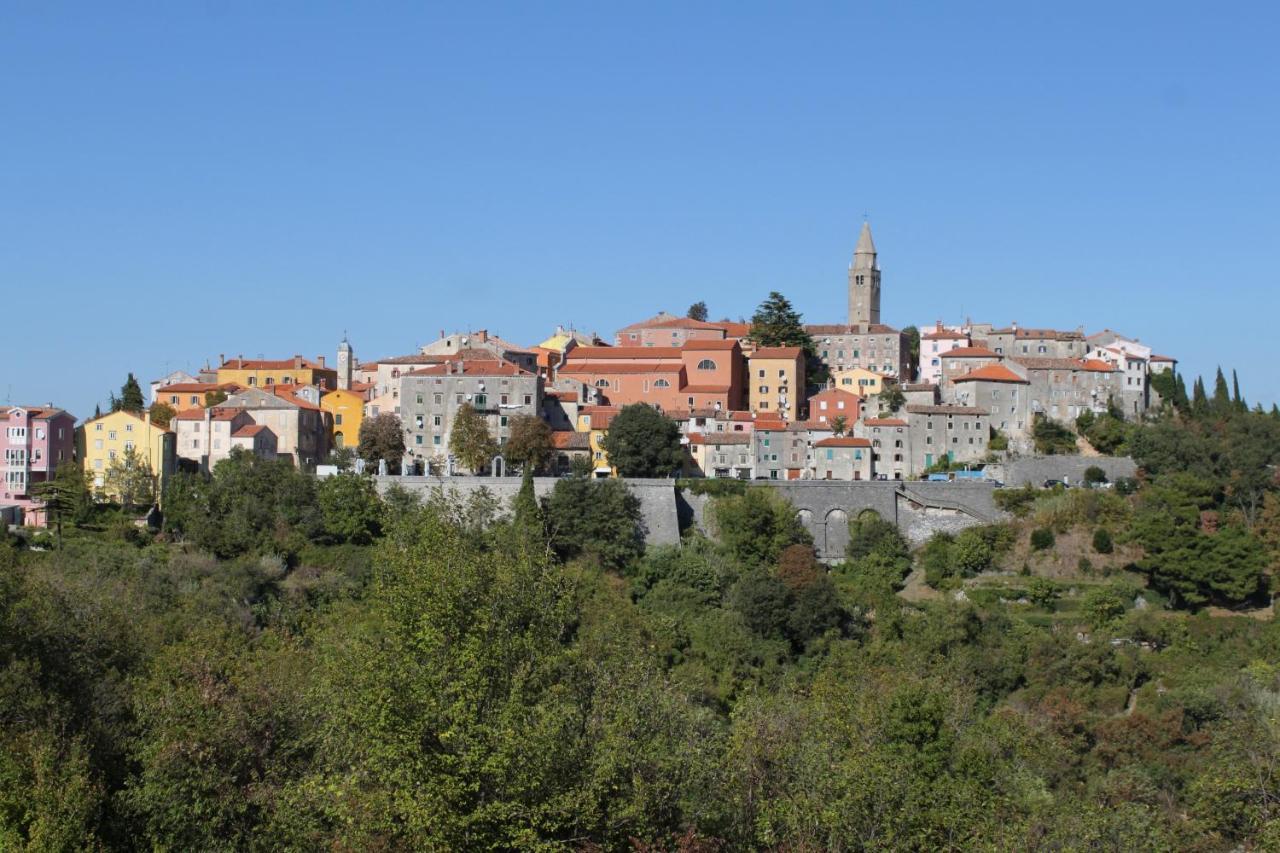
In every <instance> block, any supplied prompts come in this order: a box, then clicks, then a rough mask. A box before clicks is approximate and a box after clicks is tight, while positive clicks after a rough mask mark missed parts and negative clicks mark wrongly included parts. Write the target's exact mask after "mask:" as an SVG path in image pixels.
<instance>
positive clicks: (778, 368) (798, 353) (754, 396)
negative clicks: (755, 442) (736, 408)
mask: <svg viewBox="0 0 1280 853" xmlns="http://www.w3.org/2000/svg"><path fill="white" fill-rule="evenodd" d="M747 374H748V377H749V379H748V382H749V386H748V387H749V391H748V393H749V395H750V397H751V411H753V412H756V413H757V414H760V415H777V416H779V417H782V418H784V419H786V420H789V421H796V420H799V419H800V405H801V403H802V402H803V401H804V391H805V387H804V382H805V379H804V350H803V349H802V348H800V347H760V348H759V349H757V350H756V351H755V352H753V353H751V356H750V357H749V358H748V359H747Z"/></svg>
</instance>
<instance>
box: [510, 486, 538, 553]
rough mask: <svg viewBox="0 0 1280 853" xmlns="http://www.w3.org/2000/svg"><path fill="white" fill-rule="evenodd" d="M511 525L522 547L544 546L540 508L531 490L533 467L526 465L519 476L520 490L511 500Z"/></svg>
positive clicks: (517, 541)
mask: <svg viewBox="0 0 1280 853" xmlns="http://www.w3.org/2000/svg"><path fill="white" fill-rule="evenodd" d="M512 527H513V529H514V532H515V536H516V544H517V545H518V546H519V547H520V548H523V549H530V550H531V549H534V548H537V547H540V546H545V542H544V541H543V540H544V538H545V534H544V527H543V524H542V508H541V507H539V506H538V498H537V495H536V494H535V493H534V490H533V467H532V466H530V465H526V466H525V468H524V473H523V474H522V475H521V477H520V491H519V492H517V493H516V497H515V500H514V501H512Z"/></svg>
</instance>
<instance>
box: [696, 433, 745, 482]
mask: <svg viewBox="0 0 1280 853" xmlns="http://www.w3.org/2000/svg"><path fill="white" fill-rule="evenodd" d="M686 441H687V444H686V445H685V446H686V447H687V448H688V451H689V459H690V461H691V462H692V464H693V468H694V469H695V470H696V471H697V472H698V473H700V474H701V475H702V476H704V477H733V478H736V479H739V480H750V479H751V475H752V470H753V468H754V462H755V460H754V456H753V450H752V440H751V436H750V435H748V434H746V433H741V432H710V433H701V432H695V433H690V434H689V436H688V437H687V439H686Z"/></svg>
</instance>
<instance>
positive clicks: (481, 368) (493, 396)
mask: <svg viewBox="0 0 1280 853" xmlns="http://www.w3.org/2000/svg"><path fill="white" fill-rule="evenodd" d="M542 389H543V383H542V377H541V376H540V375H539V374H537V373H535V372H531V371H527V370H524V369H522V368H520V367H517V366H516V365H515V364H513V363H511V362H510V361H505V360H498V359H489V360H483V361H482V360H480V359H478V358H466V359H455V360H452V361H447V362H444V363H443V364H436V365H431V366H430V367H423V368H420V369H418V370H414V371H410V372H409V373H406V374H404V375H402V376H401V377H400V421H401V422H402V423H403V424H404V434H405V440H404V443H405V461H406V464H412V465H413V466H414V467H415V468H417V469H418V470H422V471H426V470H428V469H429V466H431V465H432V464H436V465H440V464H442V463H443V464H445V465H448V464H449V460H450V453H449V438H450V435H451V433H452V430H453V421H454V418H455V417H456V416H457V413H458V409H460V408H461V407H462V406H463V405H464V404H470V405H471V407H472V408H473V409H475V410H476V412H477V413H478V414H479V415H480V416H481V417H483V418H484V420H485V423H486V424H487V425H488V428H489V434H490V435H492V436H493V438H494V439H495V440H496V441H497V442H498V444H499V446H501V445H503V444H505V443H506V441H507V438H508V437H509V436H510V434H511V428H510V419H511V418H513V417H515V416H517V415H538V414H539V413H540V412H541V411H542V405H543V404H542ZM447 470H450V471H452V470H453V469H452V467H449V468H447Z"/></svg>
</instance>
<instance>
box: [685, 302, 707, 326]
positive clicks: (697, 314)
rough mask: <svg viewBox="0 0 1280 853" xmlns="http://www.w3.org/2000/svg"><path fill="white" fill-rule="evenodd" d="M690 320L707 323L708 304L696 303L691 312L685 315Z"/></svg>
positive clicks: (690, 309)
mask: <svg viewBox="0 0 1280 853" xmlns="http://www.w3.org/2000/svg"><path fill="white" fill-rule="evenodd" d="M685 316H686V317H688V318H689V319H690V320H698V321H700V322H703V323H705V322H706V321H707V303H705V302H701V301H699V302H695V303H693V304H692V305H690V306H689V311H688V312H687V313H686V314H685Z"/></svg>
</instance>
